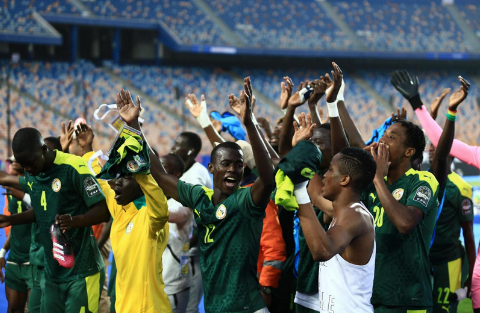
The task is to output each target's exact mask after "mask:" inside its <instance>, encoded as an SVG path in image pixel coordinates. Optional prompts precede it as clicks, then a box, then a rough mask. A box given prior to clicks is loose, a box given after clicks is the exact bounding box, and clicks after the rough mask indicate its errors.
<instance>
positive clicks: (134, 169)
mask: <svg viewBox="0 0 481 313" xmlns="http://www.w3.org/2000/svg"><path fill="white" fill-rule="evenodd" d="M139 167H140V166H139V164H137V162H135V161H134V160H130V161H129V162H127V169H128V170H129V171H130V172H132V173H135V172H137V171H138V170H139Z"/></svg>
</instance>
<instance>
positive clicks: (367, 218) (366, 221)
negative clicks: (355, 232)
mask: <svg viewBox="0 0 481 313" xmlns="http://www.w3.org/2000/svg"><path fill="white" fill-rule="evenodd" d="M337 223H338V224H345V225H351V226H352V227H358V229H373V226H374V221H373V217H372V215H371V213H369V211H368V210H367V208H366V207H365V206H364V205H362V204H361V203H359V204H354V205H352V206H351V207H347V208H345V209H344V210H342V211H341V212H340V213H339V217H338V222H337Z"/></svg>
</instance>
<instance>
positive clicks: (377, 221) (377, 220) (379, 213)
mask: <svg viewBox="0 0 481 313" xmlns="http://www.w3.org/2000/svg"><path fill="white" fill-rule="evenodd" d="M372 211H373V212H374V213H376V216H375V217H374V226H375V227H381V226H382V222H383V220H384V208H383V207H381V208H379V207H378V206H375V207H374V208H373V209H372Z"/></svg>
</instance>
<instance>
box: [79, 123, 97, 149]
mask: <svg viewBox="0 0 481 313" xmlns="http://www.w3.org/2000/svg"><path fill="white" fill-rule="evenodd" d="M75 135H77V140H78V144H79V146H80V147H81V148H82V149H83V151H84V153H87V152H90V151H93V149H92V143H93V142H94V137H95V134H94V131H93V130H92V127H90V126H89V125H87V124H85V123H80V124H79V125H77V129H76V130H75Z"/></svg>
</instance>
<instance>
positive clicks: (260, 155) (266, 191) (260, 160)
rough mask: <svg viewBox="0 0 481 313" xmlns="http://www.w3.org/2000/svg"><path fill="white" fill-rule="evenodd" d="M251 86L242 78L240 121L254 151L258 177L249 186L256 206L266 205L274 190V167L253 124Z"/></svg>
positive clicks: (248, 78)
mask: <svg viewBox="0 0 481 313" xmlns="http://www.w3.org/2000/svg"><path fill="white" fill-rule="evenodd" d="M252 97H253V95H252V86H251V80H250V77H247V78H245V79H244V90H242V91H241V93H240V100H241V103H242V110H241V121H242V123H243V124H244V125H245V127H246V129H247V135H248V136H249V141H250V143H251V146H252V151H253V153H254V160H255V162H256V167H257V171H258V173H259V177H258V178H257V179H256V181H255V182H254V185H253V186H252V188H251V194H252V201H253V202H254V204H255V205H256V206H264V207H265V206H267V203H268V202H269V200H270V196H271V193H272V190H274V186H275V183H274V167H273V165H272V161H271V156H270V155H269V153H268V152H267V148H266V146H265V145H264V141H263V140H262V136H261V134H260V133H259V131H258V130H257V127H256V126H255V124H254V116H253V114H252Z"/></svg>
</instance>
